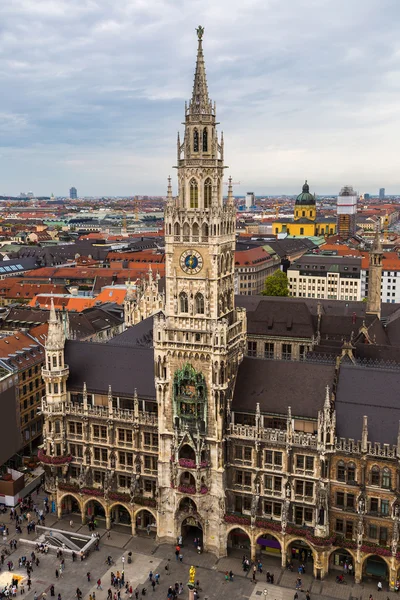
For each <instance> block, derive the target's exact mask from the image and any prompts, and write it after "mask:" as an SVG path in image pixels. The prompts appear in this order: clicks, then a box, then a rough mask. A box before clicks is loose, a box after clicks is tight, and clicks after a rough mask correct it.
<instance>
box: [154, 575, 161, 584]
mask: <svg viewBox="0 0 400 600" xmlns="http://www.w3.org/2000/svg"><path fill="white" fill-rule="evenodd" d="M154 579H155V580H156V584H157V585H159V583H160V573H155V575H154Z"/></svg>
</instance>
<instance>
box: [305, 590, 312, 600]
mask: <svg viewBox="0 0 400 600" xmlns="http://www.w3.org/2000/svg"><path fill="white" fill-rule="evenodd" d="M310 598H311V596H310V592H309V591H308V590H307V592H306V600H310Z"/></svg>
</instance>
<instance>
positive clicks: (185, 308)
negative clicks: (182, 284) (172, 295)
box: [179, 292, 189, 313]
mask: <svg viewBox="0 0 400 600" xmlns="http://www.w3.org/2000/svg"><path fill="white" fill-rule="evenodd" d="M179 308H180V311H181V312H182V313H187V312H189V302H188V296H187V294H186V292H181V293H180V294H179Z"/></svg>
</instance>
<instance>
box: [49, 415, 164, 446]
mask: <svg viewBox="0 0 400 600" xmlns="http://www.w3.org/2000/svg"><path fill="white" fill-rule="evenodd" d="M57 422H58V421H56V423H57ZM68 430H69V433H70V434H71V435H76V436H82V435H83V424H82V423H81V422H79V421H70V422H69V423H68ZM92 436H93V438H94V439H100V440H102V441H104V442H107V440H108V434H107V427H106V426H105V425H92ZM118 442H120V443H124V444H132V443H133V432H132V430H131V429H123V428H121V427H119V428H117V443H118ZM142 444H143V447H145V448H147V447H149V448H154V450H157V449H158V434H156V433H150V432H148V431H144V432H142Z"/></svg>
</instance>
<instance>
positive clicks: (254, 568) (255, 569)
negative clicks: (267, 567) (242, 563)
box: [253, 565, 257, 583]
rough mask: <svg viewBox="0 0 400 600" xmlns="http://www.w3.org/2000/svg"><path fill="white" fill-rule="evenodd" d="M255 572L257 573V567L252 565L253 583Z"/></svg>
mask: <svg viewBox="0 0 400 600" xmlns="http://www.w3.org/2000/svg"><path fill="white" fill-rule="evenodd" d="M256 574H257V567H256V565H254V567H253V583H255V582H256Z"/></svg>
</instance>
